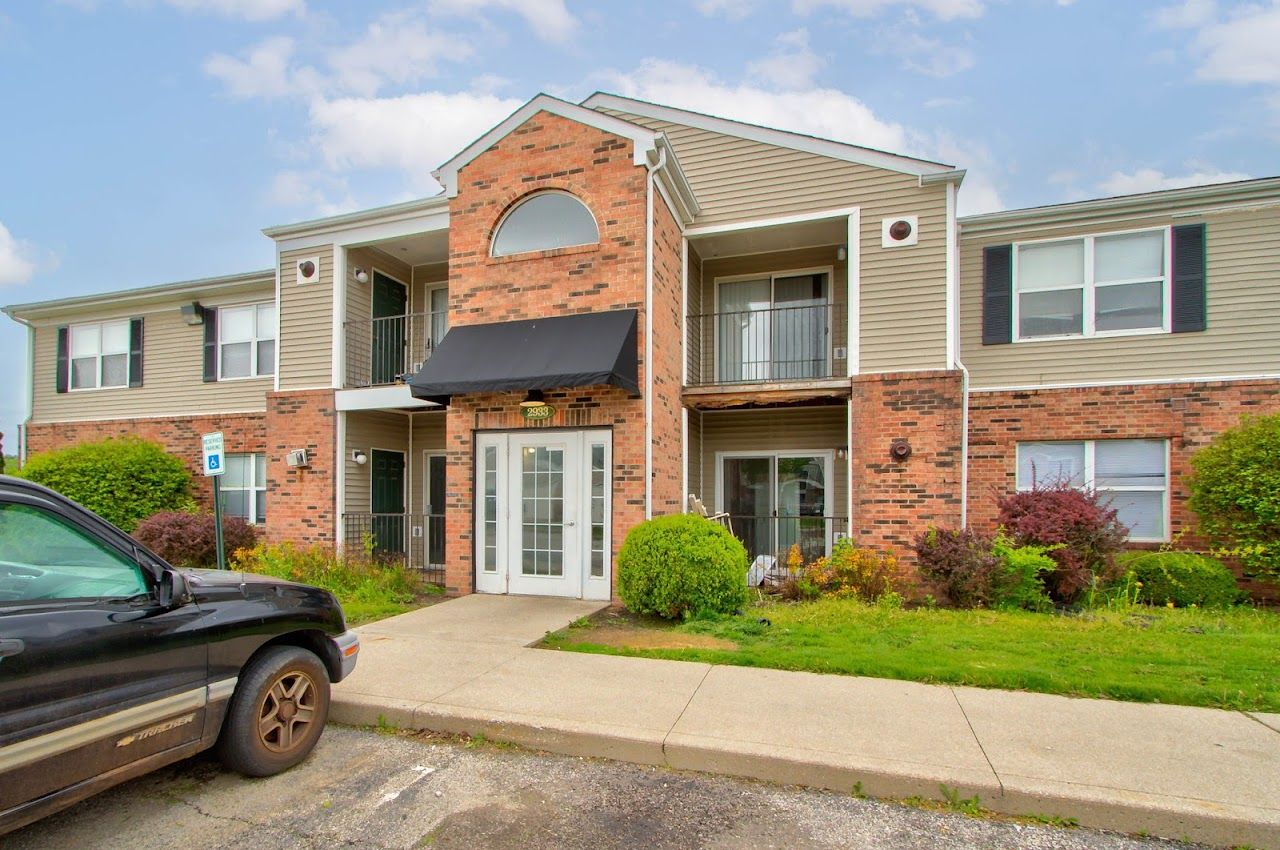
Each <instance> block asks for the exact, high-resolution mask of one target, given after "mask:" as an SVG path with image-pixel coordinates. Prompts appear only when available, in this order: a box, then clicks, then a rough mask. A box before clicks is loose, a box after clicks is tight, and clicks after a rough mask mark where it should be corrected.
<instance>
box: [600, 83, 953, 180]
mask: <svg viewBox="0 0 1280 850" xmlns="http://www.w3.org/2000/svg"><path fill="white" fill-rule="evenodd" d="M582 105H583V106H585V107H587V108H589V109H593V110H599V109H613V110H616V111H618V112H629V113H631V114H633V115H643V116H644V117H646V118H653V119H655V120H658V121H668V122H670V123H672V124H683V125H685V126H687V127H697V128H699V129H702V130H710V131H711V132H713V133H723V134H724V135H726V136H736V137H737V138H740V139H750V140H752V141H756V142H763V143H764V144H767V145H775V146H777V147H782V148H790V149H792V150H798V151H804V152H806V153H812V154H817V155H818V156H826V157H830V158H832V159H839V160H844V161H845V162H855V163H859V164H861V165H868V166H871V167H873V168H884V169H887V170H889V171H897V172H901V173H902V174H911V175H915V176H918V177H921V178H925V177H930V176H933V175H943V174H947V175H955V177H954V178H953V179H958V178H959V177H960V176H963V174H964V172H963V171H961V170H959V169H957V168H956V167H955V166H953V165H947V164H945V163H941V162H933V161H931V160H927V159H917V158H915V157H910V156H903V155H901V154H896V153H889V152H888V151H881V150H876V149H875V148H868V147H863V146H861V145H851V144H848V143H846V142H836V141H832V140H831V139H823V138H820V137H818V136H810V135H806V134H804V133H793V132H790V131H788V130H776V129H774V128H772V127H765V126H762V125H760V124H748V123H746V122H744V121H734V120H732V119H729V118H720V117H718V116H715V115H707V114H704V113H702V112H694V111H692V110H688V109H680V108H677V107H674V106H664V105H662V104H659V103H651V102H649V101H647V100H638V99H636V98H631V97H623V96H622V95H618V94H611V93H609V92H599V91H598V92H596V93H595V94H593V95H591V96H590V97H588V98H587V99H586V100H584V101H582ZM930 182H932V181H930Z"/></svg>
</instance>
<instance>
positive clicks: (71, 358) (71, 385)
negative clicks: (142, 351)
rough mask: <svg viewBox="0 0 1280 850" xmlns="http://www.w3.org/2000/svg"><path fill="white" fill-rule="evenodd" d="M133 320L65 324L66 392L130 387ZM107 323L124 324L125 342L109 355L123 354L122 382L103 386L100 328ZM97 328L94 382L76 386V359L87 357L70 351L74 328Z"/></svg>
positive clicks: (73, 343)
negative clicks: (89, 384) (84, 385)
mask: <svg viewBox="0 0 1280 850" xmlns="http://www.w3.org/2000/svg"><path fill="white" fill-rule="evenodd" d="M132 322H133V320H132V319H130V318H124V319H102V320H100V321H97V322H80V323H78V324H73V325H67V392H69V393H87V392H97V391H100V390H127V389H130V387H129V384H130V382H131V381H132V380H133V362H132V361H133V357H132V351H131V350H130V340H131V339H132V333H133V326H132ZM107 325H124V328H125V334H124V335H125V344H124V351H113V352H111V356H118V355H120V354H123V355H124V383H123V384H111V385H110V386H104V385H103V383H102V358H103V353H102V329H103V328H104V327H106V326H107ZM92 327H96V328H97V329H98V351H97V353H96V354H95V355H94V364H95V369H94V380H95V381H96V383H95V384H94V385H93V386H91V387H77V386H76V385H75V375H76V365H75V364H76V361H77V360H87V359H88V358H87V357H76V356H75V355H74V354H73V353H72V352H73V351H74V350H75V334H76V328H92Z"/></svg>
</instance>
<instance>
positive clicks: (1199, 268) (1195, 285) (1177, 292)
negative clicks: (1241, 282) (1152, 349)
mask: <svg viewBox="0 0 1280 850" xmlns="http://www.w3.org/2000/svg"><path fill="white" fill-rule="evenodd" d="M1204 251H1205V227H1204V225H1203V224H1183V225H1180V226H1178V227H1175V228H1174V229H1173V332H1174V333H1176V334H1180V333H1186V332H1188V331H1202V330H1204V329H1205V328H1207V327H1208V326H1209V322H1208V318H1207V316H1206V313H1207V307H1208V294H1207V283H1208V280H1207V278H1208V275H1207V274H1206V272H1205V260H1204Z"/></svg>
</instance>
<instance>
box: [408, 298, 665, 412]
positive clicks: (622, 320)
mask: <svg viewBox="0 0 1280 850" xmlns="http://www.w3.org/2000/svg"><path fill="white" fill-rule="evenodd" d="M637 372H638V370H637V356H636V311H635V310H612V311H609V312H606V313H579V314H577V315H572V316H553V317H549V318H546V319H528V320H525V321H518V322H495V323H493V324H488V325H464V326H462V327H457V328H450V329H449V332H448V333H447V334H445V338H444V339H443V340H442V341H441V342H440V344H439V345H438V346H437V347H436V350H435V352H434V353H433V354H432V355H431V357H430V358H428V359H427V362H426V363H424V364H423V366H422V369H420V370H419V371H418V374H416V375H414V376H413V378H411V379H410V380H409V391H410V392H411V393H413V397H414V398H421V399H427V400H429V401H437V402H441V403H446V402H447V401H448V398H449V396H454V395H462V394H463V393H490V392H506V391H510V390H551V389H557V388H560V387H593V386H600V385H604V384H608V385H612V386H615V387H621V388H622V389H624V390H626V391H628V392H629V393H631V394H632V395H638V394H639V392H640V385H639V381H638V379H637Z"/></svg>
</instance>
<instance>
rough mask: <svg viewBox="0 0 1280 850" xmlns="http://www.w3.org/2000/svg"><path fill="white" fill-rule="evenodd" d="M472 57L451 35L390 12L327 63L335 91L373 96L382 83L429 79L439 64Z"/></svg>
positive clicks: (410, 16)
mask: <svg viewBox="0 0 1280 850" xmlns="http://www.w3.org/2000/svg"><path fill="white" fill-rule="evenodd" d="M472 52H473V51H472V48H471V45H470V44H468V43H467V42H466V41H464V40H462V39H461V38H459V37H457V36H456V35H452V34H450V33H446V32H443V31H440V30H434V29H431V28H429V27H428V26H427V23H426V21H424V20H422V19H420V18H416V17H415V16H414V15H413V14H412V13H408V12H393V13H391V14H388V15H383V16H382V17H380V18H378V19H377V20H375V21H374V22H373V23H372V24H370V25H369V29H368V30H367V31H366V32H365V34H364V36H363V37H362V38H361V39H360V40H359V41H356V42H352V43H351V44H348V45H345V46H344V47H341V48H339V49H337V50H336V51H333V52H331V54H330V56H329V60H328V61H329V65H330V67H331V68H332V69H333V77H334V79H333V81H332V82H333V87H334V88H336V89H340V90H342V91H349V92H354V93H356V94H363V95H372V94H375V93H376V92H377V91H378V89H380V88H381V87H382V86H383V85H385V84H387V83H395V84H400V85H403V84H407V83H414V82H417V81H419V80H421V79H423V78H424V77H430V76H434V75H435V74H436V73H437V72H438V68H437V66H438V63H439V62H440V61H441V60H447V61H451V62H457V61H460V60H463V59H466V58H468V57H469V56H471V54H472Z"/></svg>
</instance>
